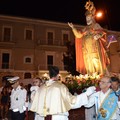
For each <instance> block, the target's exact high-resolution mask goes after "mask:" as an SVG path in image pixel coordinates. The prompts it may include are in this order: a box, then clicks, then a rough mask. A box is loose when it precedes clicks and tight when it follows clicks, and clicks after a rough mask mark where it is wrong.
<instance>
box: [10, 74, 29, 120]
mask: <svg viewBox="0 0 120 120" xmlns="http://www.w3.org/2000/svg"><path fill="white" fill-rule="evenodd" d="M8 81H9V82H10V83H11V86H12V88H13V89H12V92H11V96H10V103H11V104H10V109H11V120H24V119H25V111H26V98H27V91H26V90H25V89H24V88H23V87H21V86H20V83H19V77H18V76H16V77H12V78H9V79H8Z"/></svg>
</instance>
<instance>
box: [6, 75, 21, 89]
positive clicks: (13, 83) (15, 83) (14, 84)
mask: <svg viewBox="0 0 120 120" xmlns="http://www.w3.org/2000/svg"><path fill="white" fill-rule="evenodd" d="M19 79H20V78H19V77H18V76H16V77H12V78H9V79H8V81H9V82H10V84H11V86H12V88H13V89H16V88H17V87H18V86H19V85H20V82H19Z"/></svg>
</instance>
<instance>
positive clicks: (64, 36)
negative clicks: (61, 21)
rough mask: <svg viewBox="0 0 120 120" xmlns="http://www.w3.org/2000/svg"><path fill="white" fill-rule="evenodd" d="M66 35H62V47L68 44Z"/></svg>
mask: <svg viewBox="0 0 120 120" xmlns="http://www.w3.org/2000/svg"><path fill="white" fill-rule="evenodd" d="M68 40H69V39H68V34H63V45H66V43H67V42H68Z"/></svg>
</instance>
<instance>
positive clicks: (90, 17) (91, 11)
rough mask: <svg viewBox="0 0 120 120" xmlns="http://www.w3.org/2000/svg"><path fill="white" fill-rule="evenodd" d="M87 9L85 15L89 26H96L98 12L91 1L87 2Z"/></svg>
mask: <svg viewBox="0 0 120 120" xmlns="http://www.w3.org/2000/svg"><path fill="white" fill-rule="evenodd" d="M85 9H86V10H87V11H86V13H85V16H86V22H87V25H92V24H94V23H95V12H96V8H95V6H94V3H93V2H91V1H87V2H86V4H85Z"/></svg>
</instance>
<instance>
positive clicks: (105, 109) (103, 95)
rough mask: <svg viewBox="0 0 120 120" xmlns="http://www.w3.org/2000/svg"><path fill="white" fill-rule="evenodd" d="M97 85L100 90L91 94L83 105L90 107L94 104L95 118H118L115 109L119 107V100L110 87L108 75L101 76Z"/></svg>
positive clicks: (104, 119)
mask: <svg viewBox="0 0 120 120" xmlns="http://www.w3.org/2000/svg"><path fill="white" fill-rule="evenodd" d="M99 85H100V89H101V91H98V92H96V93H94V94H92V95H91V96H90V97H89V102H88V104H87V105H85V107H91V106H93V105H94V104H95V108H96V120H119V119H118V118H117V110H118V109H119V108H120V102H118V97H117V96H116V94H115V92H114V91H113V90H112V89H110V86H111V79H110V77H103V78H102V79H101V81H100V84H99Z"/></svg>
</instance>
